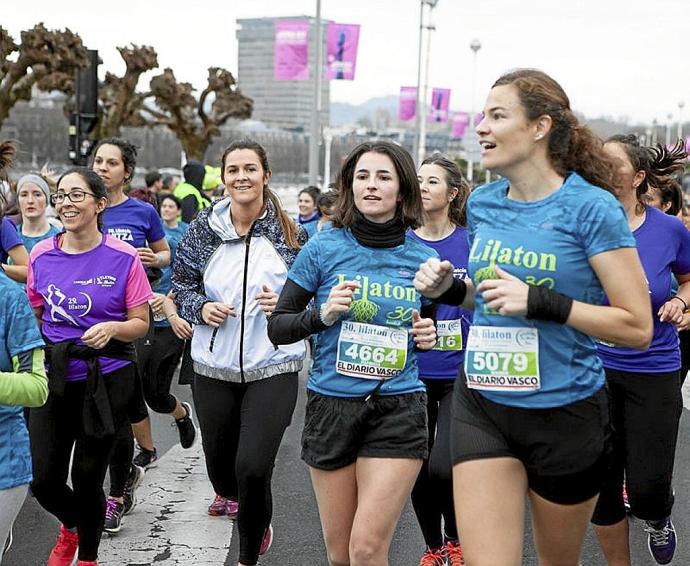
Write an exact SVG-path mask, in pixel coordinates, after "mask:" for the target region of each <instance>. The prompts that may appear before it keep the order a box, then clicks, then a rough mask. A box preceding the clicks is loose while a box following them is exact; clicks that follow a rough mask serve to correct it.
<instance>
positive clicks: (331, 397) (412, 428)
mask: <svg viewBox="0 0 690 566" xmlns="http://www.w3.org/2000/svg"><path fill="white" fill-rule="evenodd" d="M337 186H338V201H337V203H336V205H335V215H334V218H333V224H334V226H335V228H333V229H332V230H328V231H324V232H322V233H321V234H319V236H318V237H316V238H313V239H311V240H310V241H309V242H308V243H307V245H306V246H305V247H304V249H303V250H302V251H301V252H300V254H299V256H298V257H297V260H296V261H295V264H294V265H293V266H292V269H291V270H290V273H289V275H288V280H287V283H286V284H285V288H284V289H283V292H282V294H281V296H280V300H279V302H278V306H277V307H276V310H275V312H274V314H273V316H272V317H271V318H270V319H269V326H268V333H269V337H270V338H271V341H272V342H274V343H275V344H292V343H295V342H298V341H300V340H302V339H304V338H306V337H308V336H309V335H310V334H314V333H317V332H318V333H320V334H319V340H318V347H317V348H316V355H315V358H314V363H313V366H312V369H311V372H310V374H309V382H308V385H307V388H308V392H307V395H308V397H307V399H308V400H307V408H306V415H305V419H304V430H303V432H302V459H303V460H304V461H305V462H306V463H307V464H308V465H309V468H310V474H311V479H312V484H313V486H314V491H315V493H316V501H317V503H318V506H319V515H320V517H321V526H322V529H323V536H324V540H325V543H326V550H327V556H328V560H329V562H330V564H334V565H335V564H338V565H340V564H352V565H353V566H354V565H361V564H387V563H388V549H389V547H390V543H391V539H392V537H393V532H394V531H395V526H396V524H397V522H398V518H399V516H400V512H401V511H402V508H403V505H404V504H405V501H406V500H407V498H408V497H409V495H410V492H411V490H412V486H413V484H414V482H415V480H416V478H417V475H418V474H419V470H420V468H421V465H422V461H423V459H424V458H426V457H427V455H428V441H429V440H428V434H427V418H426V393H425V392H424V384H423V383H422V382H421V380H420V379H419V373H418V371H417V358H416V352H415V346H417V347H419V348H422V349H430V348H432V347H433V346H434V344H435V343H436V333H435V328H434V324H433V321H432V320H431V319H429V318H420V314H419V311H420V309H421V307H422V300H421V297H420V296H419V293H417V292H416V291H415V289H414V287H413V286H412V279H413V276H414V271H415V269H417V267H418V266H419V263H420V262H421V261H423V260H424V259H426V258H427V257H429V255H432V254H434V252H433V250H431V249H429V248H428V247H426V246H425V245H423V244H422V243H420V242H419V240H417V239H415V238H413V237H410V236H407V235H406V231H407V229H408V228H417V227H418V226H419V223H420V220H421V218H422V214H423V208H422V198H421V194H420V190H419V182H418V181H417V174H416V171H415V167H414V163H413V161H412V158H411V157H410V155H409V154H408V153H407V152H406V151H405V150H404V149H402V148H400V147H399V146H397V145H395V144H393V143H391V142H387V141H377V142H367V143H363V144H360V145H358V146H357V147H356V148H355V149H353V150H352V151H351V152H350V154H349V155H348V157H347V158H346V160H345V162H344V163H343V167H342V169H341V171H340V173H339V175H338V181H337ZM312 299H314V306H313V308H307V305H308V304H309V301H311V300H312ZM305 309H306V310H305Z"/></svg>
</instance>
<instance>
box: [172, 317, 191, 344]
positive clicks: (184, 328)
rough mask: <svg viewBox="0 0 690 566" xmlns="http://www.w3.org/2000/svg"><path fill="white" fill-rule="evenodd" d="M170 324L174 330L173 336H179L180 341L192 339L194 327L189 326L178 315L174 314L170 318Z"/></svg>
mask: <svg viewBox="0 0 690 566" xmlns="http://www.w3.org/2000/svg"><path fill="white" fill-rule="evenodd" d="M168 322H169V323H170V328H172V331H173V334H175V336H177V337H178V338H179V339H180V340H191V339H192V325H191V324H189V323H188V322H187V321H186V320H185V319H184V318H182V317H181V316H179V315H177V314H173V315H170V316H169V317H168Z"/></svg>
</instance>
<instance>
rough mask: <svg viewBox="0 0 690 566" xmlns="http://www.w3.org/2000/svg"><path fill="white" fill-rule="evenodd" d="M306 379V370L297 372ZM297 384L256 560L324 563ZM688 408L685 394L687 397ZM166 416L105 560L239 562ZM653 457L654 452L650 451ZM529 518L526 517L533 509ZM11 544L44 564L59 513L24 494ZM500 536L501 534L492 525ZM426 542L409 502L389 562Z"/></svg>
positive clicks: (588, 547) (684, 476)
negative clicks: (269, 523)
mask: <svg viewBox="0 0 690 566" xmlns="http://www.w3.org/2000/svg"><path fill="white" fill-rule="evenodd" d="M301 378H302V383H304V380H305V378H306V374H305V373H303V374H302V376H301ZM175 394H177V395H178V396H179V397H180V398H181V399H182V400H189V399H190V397H191V395H190V392H189V388H187V387H180V386H176V388H175ZM304 402H305V395H304V391H303V390H302V392H301V394H300V396H299V402H298V406H297V410H296V412H295V415H294V418H293V423H292V425H291V426H290V427H289V428H288V430H287V431H286V435H285V438H284V441H283V444H282V446H281V449H280V453H279V455H278V459H277V461H276V468H275V474H274V481H273V501H274V514H273V525H274V528H275V539H274V543H273V547H272V548H271V550H270V551H269V552H268V554H266V555H265V556H264V557H263V558H262V560H261V565H262V566H291V565H294V566H297V565H300V566H301V565H305V564H309V565H321V564H326V560H325V552H324V545H323V541H322V538H321V530H320V525H319V519H318V512H317V508H316V503H315V500H314V495H313V491H312V489H311V484H310V481H309V475H308V471H307V468H306V466H305V465H304V464H303V463H302V462H301V460H300V459H299V438H300V431H301V425H302V420H303V415H304ZM686 406H690V401H688V400H686ZM170 422H171V421H170V418H169V417H165V416H158V415H154V416H153V427H154V436H155V438H156V440H157V445H158V450H159V455H160V456H161V459H160V464H159V466H158V467H157V468H154V469H152V470H151V471H150V472H149V473H147V477H146V482H145V483H144V486H143V487H142V488H141V490H140V492H141V502H140V504H139V506H138V507H137V509H135V511H134V512H133V513H132V514H131V515H130V516H128V517H127V518H126V520H125V523H124V527H123V530H122V531H121V533H119V534H118V535H117V536H116V537H109V536H104V539H103V542H102V544H101V556H100V563H101V565H102V566H110V565H118V566H120V565H122V566H125V565H126V566H143V565H145V564H156V565H159V564H160V565H170V566H172V565H178V564H180V565H181V564H185V565H188V564H194V565H208V566H211V565H221V564H225V565H233V566H234V565H235V564H237V562H236V560H237V554H238V548H237V542H236V537H234V536H232V535H233V526H234V525H233V523H232V522H231V521H229V520H227V519H225V518H211V517H208V516H206V514H205V510H206V506H207V505H208V503H209V502H210V500H211V498H212V495H213V492H212V489H211V487H210V484H209V483H208V482H207V480H206V477H205V467H204V462H203V454H202V452H201V450H200V447H199V446H196V447H195V448H193V449H191V450H189V451H182V450H181V449H180V447H179V445H177V433H176V429H174V428H171V427H170ZM689 432H690V430H689V425H688V414H687V410H685V411H684V412H683V419H682V421H681V428H680V437H679V442H678V451H677V458H676V475H675V483H674V486H675V491H676V507H675V510H674V523H675V525H676V529H677V532H678V535H679V541H680V542H679V548H678V551H677V552H676V558H675V560H674V561H673V564H675V565H688V564H690V544H688V543H687V542H686V541H687V540H690V539H688V537H689V536H690V535H689V533H690V516H689V514H688V510H689V509H690V485H689V484H690V465H689V464H690V448H689V446H688V442H687V437H688V433H689ZM650 457H653V454H650ZM527 519H528V521H527V522H528V524H529V517H527ZM14 532H15V543H14V545H13V547H12V548H11V549H10V551H9V553H8V554H7V555H6V556H5V558H4V559H3V562H2V564H3V566H34V565H36V566H38V565H41V566H42V565H45V563H46V559H47V556H48V553H49V552H50V549H51V547H52V544H53V542H54V540H55V535H56V533H57V521H56V520H55V519H54V518H53V517H52V516H50V515H48V514H47V513H46V512H45V511H43V510H42V509H41V508H40V507H39V506H38V505H37V504H36V502H35V500H33V499H32V498H28V499H27V501H26V503H25V505H24V507H23V509H22V512H21V513H20V516H19V518H18V520H17V523H16V524H15V529H14ZM497 536H500V533H497ZM631 540H632V547H633V564H634V565H635V566H647V565H650V566H651V565H653V564H655V562H654V561H653V560H652V559H651V557H650V556H649V553H648V552H647V548H646V536H645V534H644V533H643V531H642V527H641V525H640V523H639V522H634V523H633V524H632V526H631ZM524 548H525V550H524V560H523V563H524V564H525V565H530V566H532V565H535V566H536V564H537V560H536V557H535V554H534V547H533V545H532V544H531V533H530V532H529V530H528V531H527V532H526V533H525V547H524ZM422 550H423V540H422V537H421V534H420V532H419V529H418V527H417V525H416V522H415V519H414V515H413V513H412V509H411V507H410V506H409V505H408V506H407V508H406V509H405V511H404V513H403V516H402V518H401V520H400V523H399V525H398V529H397V532H396V534H395V538H394V540H393V544H392V546H391V554H390V564H391V565H392V566H416V565H417V564H419V556H420V555H421V552H422ZM582 564H583V565H585V566H589V565H592V566H598V565H602V566H603V565H605V561H604V559H603V557H602V555H601V553H600V552H599V549H598V546H597V543H596V541H595V540H594V538H593V536H592V535H591V533H590V534H589V535H588V537H587V540H586V544H585V548H584V552H583V556H582Z"/></svg>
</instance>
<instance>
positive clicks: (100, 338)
mask: <svg viewBox="0 0 690 566" xmlns="http://www.w3.org/2000/svg"><path fill="white" fill-rule="evenodd" d="M116 333H117V322H99V323H98V324H94V325H93V326H92V327H91V328H89V329H88V330H87V331H86V332H84V334H83V335H82V337H81V340H82V342H84V344H86V345H87V346H89V347H91V348H96V349H97V350H100V349H101V348H105V347H106V346H107V345H108V342H110V340H111V339H112V338H113V337H114V336H115V334H116Z"/></svg>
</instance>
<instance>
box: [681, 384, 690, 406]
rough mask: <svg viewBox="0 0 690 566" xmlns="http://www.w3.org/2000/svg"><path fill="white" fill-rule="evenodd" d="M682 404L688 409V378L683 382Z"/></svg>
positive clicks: (689, 394) (689, 388)
mask: <svg viewBox="0 0 690 566" xmlns="http://www.w3.org/2000/svg"><path fill="white" fill-rule="evenodd" d="M682 392H683V406H684V407H685V408H686V409H690V380H689V379H686V380H685V383H684V384H683V389H682Z"/></svg>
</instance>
